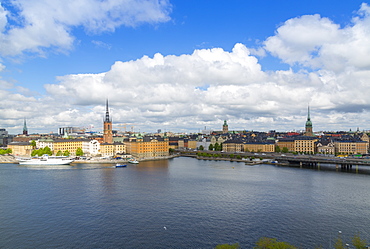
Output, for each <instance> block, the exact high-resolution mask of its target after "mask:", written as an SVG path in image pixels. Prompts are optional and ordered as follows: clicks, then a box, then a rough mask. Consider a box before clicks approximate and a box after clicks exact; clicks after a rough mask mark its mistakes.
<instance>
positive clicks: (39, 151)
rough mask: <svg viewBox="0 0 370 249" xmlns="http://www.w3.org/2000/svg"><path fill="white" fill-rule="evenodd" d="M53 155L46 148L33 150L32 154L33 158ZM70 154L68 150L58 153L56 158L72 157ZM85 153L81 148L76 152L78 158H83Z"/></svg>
mask: <svg viewBox="0 0 370 249" xmlns="http://www.w3.org/2000/svg"><path fill="white" fill-rule="evenodd" d="M52 154H53V152H52V151H51V149H50V148H49V147H48V146H46V147H45V148H40V149H37V150H33V151H32V152H31V156H42V155H49V156H51V155H52ZM70 154H71V153H70V152H69V151H68V150H65V151H60V150H59V151H58V152H57V154H56V156H70ZM83 154H84V152H83V150H82V149H81V148H77V150H76V156H83Z"/></svg>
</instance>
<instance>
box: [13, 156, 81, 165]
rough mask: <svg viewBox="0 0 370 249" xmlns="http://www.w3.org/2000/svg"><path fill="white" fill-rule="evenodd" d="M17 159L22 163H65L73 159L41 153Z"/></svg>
mask: <svg viewBox="0 0 370 249" xmlns="http://www.w3.org/2000/svg"><path fill="white" fill-rule="evenodd" d="M18 161H19V164H22V165H66V164H70V163H72V162H73V161H74V160H73V159H71V158H68V157H64V156H49V155H43V156H41V157H33V158H20V159H18Z"/></svg>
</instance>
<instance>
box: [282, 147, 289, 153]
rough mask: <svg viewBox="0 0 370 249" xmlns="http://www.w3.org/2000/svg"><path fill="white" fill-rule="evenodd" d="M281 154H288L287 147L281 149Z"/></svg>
mask: <svg viewBox="0 0 370 249" xmlns="http://www.w3.org/2000/svg"><path fill="white" fill-rule="evenodd" d="M281 152H283V153H288V152H289V149H288V148H287V147H283V149H282V150H281Z"/></svg>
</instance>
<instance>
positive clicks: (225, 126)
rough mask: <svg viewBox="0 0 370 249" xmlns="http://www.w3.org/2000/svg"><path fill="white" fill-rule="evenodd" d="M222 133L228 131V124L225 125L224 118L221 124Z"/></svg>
mask: <svg viewBox="0 0 370 249" xmlns="http://www.w3.org/2000/svg"><path fill="white" fill-rule="evenodd" d="M222 133H223V134H227V133H229V126H228V125H227V122H226V120H224V124H223V125H222Z"/></svg>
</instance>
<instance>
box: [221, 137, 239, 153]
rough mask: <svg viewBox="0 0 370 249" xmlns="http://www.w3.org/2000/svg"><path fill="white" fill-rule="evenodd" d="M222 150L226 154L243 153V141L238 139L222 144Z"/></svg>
mask: <svg viewBox="0 0 370 249" xmlns="http://www.w3.org/2000/svg"><path fill="white" fill-rule="evenodd" d="M222 150H223V151H225V152H243V151H244V145H243V140H241V139H237V138H235V139H229V140H227V141H225V142H223V143H222Z"/></svg>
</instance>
